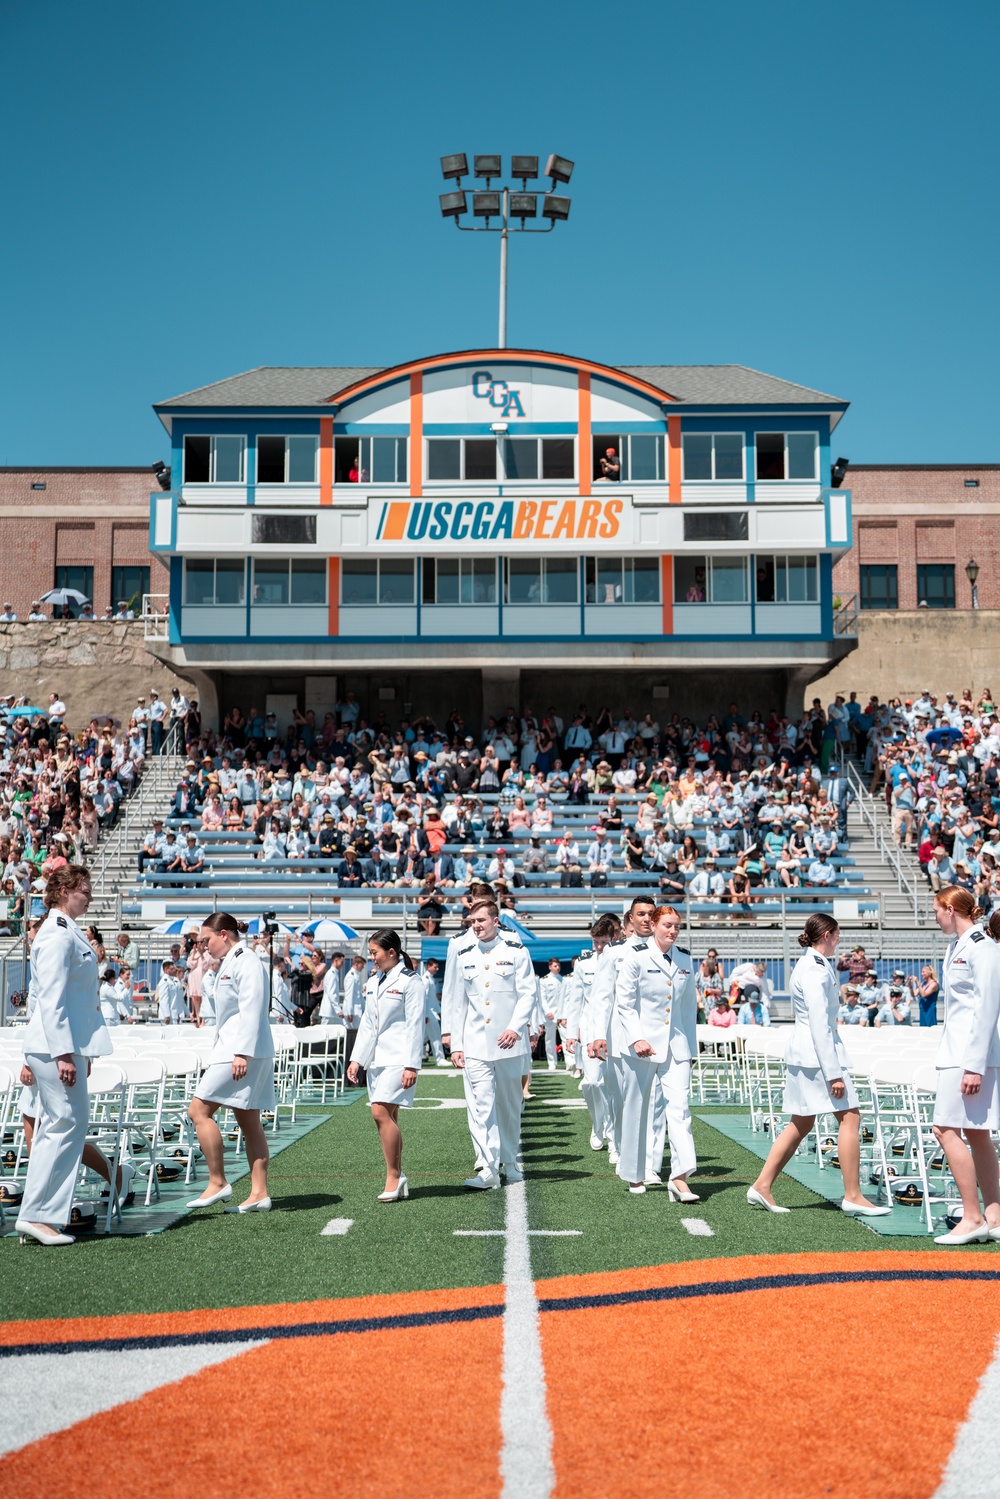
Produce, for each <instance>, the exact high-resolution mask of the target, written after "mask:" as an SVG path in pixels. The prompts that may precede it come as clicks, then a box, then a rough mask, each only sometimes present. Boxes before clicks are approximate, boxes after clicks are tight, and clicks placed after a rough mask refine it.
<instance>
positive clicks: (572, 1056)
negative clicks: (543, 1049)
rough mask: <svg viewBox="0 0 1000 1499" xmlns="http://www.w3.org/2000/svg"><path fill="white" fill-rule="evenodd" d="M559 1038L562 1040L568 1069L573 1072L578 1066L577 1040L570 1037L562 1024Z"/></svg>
mask: <svg viewBox="0 0 1000 1499" xmlns="http://www.w3.org/2000/svg"><path fill="white" fill-rule="evenodd" d="M559 1039H560V1041H561V1042H562V1049H563V1061H564V1062H565V1063H566V1067H567V1069H568V1070H569V1071H570V1072H572V1071H573V1069H574V1067H575V1066H576V1042H575V1041H571V1040H570V1039H569V1036H568V1035H567V1033H566V1031H564V1030H563V1028H562V1026H560V1027H559Z"/></svg>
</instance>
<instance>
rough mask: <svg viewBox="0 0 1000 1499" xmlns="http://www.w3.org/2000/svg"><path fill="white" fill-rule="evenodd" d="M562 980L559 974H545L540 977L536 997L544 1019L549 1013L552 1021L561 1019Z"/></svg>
mask: <svg viewBox="0 0 1000 1499" xmlns="http://www.w3.org/2000/svg"><path fill="white" fill-rule="evenodd" d="M564 982H565V981H564V979H563V977H562V974H560V973H546V974H544V975H543V976H542V978H541V980H540V981H539V985H538V995H539V999H540V1000H541V1005H542V1011H543V1013H544V1015H545V1016H546V1018H547V1017H548V1015H549V1013H550V1012H551V1015H552V1019H553V1020H561V1019H562V1010H561V1009H560V1008H559V1006H560V1005H561V1004H562V1002H563V999H562V994H563V983H564Z"/></svg>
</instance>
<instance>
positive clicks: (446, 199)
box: [439, 193, 469, 219]
mask: <svg viewBox="0 0 1000 1499" xmlns="http://www.w3.org/2000/svg"><path fill="white" fill-rule="evenodd" d="M439 201H440V204H441V216H442V218H445V219H457V218H458V217H459V215H460V214H463V213H468V211H469V205H468V203H467V202H466V196H465V193H441V194H440V197H439Z"/></svg>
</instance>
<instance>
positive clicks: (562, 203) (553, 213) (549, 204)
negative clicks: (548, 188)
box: [542, 193, 570, 224]
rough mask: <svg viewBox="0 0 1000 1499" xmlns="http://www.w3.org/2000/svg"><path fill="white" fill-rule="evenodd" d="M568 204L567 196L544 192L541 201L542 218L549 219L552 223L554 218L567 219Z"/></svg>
mask: <svg viewBox="0 0 1000 1499" xmlns="http://www.w3.org/2000/svg"><path fill="white" fill-rule="evenodd" d="M569 205H570V200H569V198H560V197H557V196H555V195H554V194H552V193H546V194H545V201H544V202H543V203H542V218H543V219H551V220H552V222H553V224H554V223H555V221H556V219H568V218H569Z"/></svg>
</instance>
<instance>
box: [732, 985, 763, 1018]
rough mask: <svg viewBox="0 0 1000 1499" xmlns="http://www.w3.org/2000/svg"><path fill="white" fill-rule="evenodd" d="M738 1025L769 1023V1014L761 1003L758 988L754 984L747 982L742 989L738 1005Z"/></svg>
mask: <svg viewBox="0 0 1000 1499" xmlns="http://www.w3.org/2000/svg"><path fill="white" fill-rule="evenodd" d="M738 1013H739V1024H740V1025H764V1026H769V1025H770V1024H771V1015H770V1011H769V1010H768V1008H767V1006H766V1005H765V1004H764V1003H763V1000H762V998H761V992H760V989H759V988H758V987H757V985H756V984H747V985H746V987H745V988H744V990H743V1003H742V1004H741V1005H740V1007H739V1012H738Z"/></svg>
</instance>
